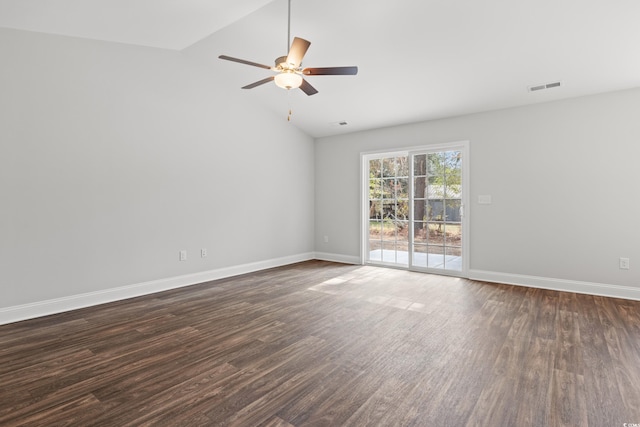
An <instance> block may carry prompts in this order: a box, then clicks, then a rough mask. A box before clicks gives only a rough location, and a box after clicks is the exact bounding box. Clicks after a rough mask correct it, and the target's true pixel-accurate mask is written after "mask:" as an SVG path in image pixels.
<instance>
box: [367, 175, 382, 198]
mask: <svg viewBox="0 0 640 427" xmlns="http://www.w3.org/2000/svg"><path fill="white" fill-rule="evenodd" d="M369 198H370V199H381V198H382V180H381V179H370V180H369Z"/></svg>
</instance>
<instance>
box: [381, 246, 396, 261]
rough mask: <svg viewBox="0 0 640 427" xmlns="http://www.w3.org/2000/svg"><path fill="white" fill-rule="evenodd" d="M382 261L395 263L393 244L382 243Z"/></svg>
mask: <svg viewBox="0 0 640 427" xmlns="http://www.w3.org/2000/svg"><path fill="white" fill-rule="evenodd" d="M382 261H383V262H393V263H395V262H396V244H395V242H382Z"/></svg>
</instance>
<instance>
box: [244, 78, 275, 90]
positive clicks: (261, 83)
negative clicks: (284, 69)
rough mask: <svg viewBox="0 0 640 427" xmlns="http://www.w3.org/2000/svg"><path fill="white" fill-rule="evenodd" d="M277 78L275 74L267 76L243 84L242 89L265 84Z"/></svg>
mask: <svg viewBox="0 0 640 427" xmlns="http://www.w3.org/2000/svg"><path fill="white" fill-rule="evenodd" d="M273 79H275V76H271V77H267V78H266V79H262V80H258V81H257V82H255V83H251V84H250V85H246V86H243V87H242V89H253V88H254V87H256V86H260V85H263V84H265V83H269V82H271V81H273Z"/></svg>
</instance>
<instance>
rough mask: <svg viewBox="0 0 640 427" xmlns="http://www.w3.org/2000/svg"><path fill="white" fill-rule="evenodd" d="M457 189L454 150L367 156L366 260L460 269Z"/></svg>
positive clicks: (457, 163) (458, 167)
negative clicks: (411, 214) (367, 229)
mask: <svg viewBox="0 0 640 427" xmlns="http://www.w3.org/2000/svg"><path fill="white" fill-rule="evenodd" d="M410 161H413V168H411V167H410V166H411V165H410ZM410 180H411V181H410ZM410 182H411V183H412V185H413V198H412V199H411V198H410V197H409V195H410V194H409V183H410ZM461 190H462V188H461V153H460V152H459V151H444V152H436V153H429V154H420V155H415V156H412V160H410V157H409V156H406V155H403V156H397V157H384V158H379V159H371V160H369V242H368V244H369V261H372V262H384V263H394V264H400V265H405V266H408V264H409V255H410V254H412V259H411V260H412V265H413V266H417V267H424V268H444V269H452V270H460V269H461V265H462V264H461V257H462V222H461ZM411 200H413V202H411ZM410 203H413V223H412V224H410V215H409V209H410ZM411 225H412V227H411ZM411 229H412V230H413V236H412V239H410V238H409V237H410V236H409V233H410V230H411Z"/></svg>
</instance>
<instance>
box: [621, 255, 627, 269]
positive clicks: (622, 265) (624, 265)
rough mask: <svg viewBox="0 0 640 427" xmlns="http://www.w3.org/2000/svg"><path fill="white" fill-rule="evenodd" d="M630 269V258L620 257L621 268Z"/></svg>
mask: <svg viewBox="0 0 640 427" xmlns="http://www.w3.org/2000/svg"><path fill="white" fill-rule="evenodd" d="M628 269H629V258H620V270H628Z"/></svg>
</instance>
